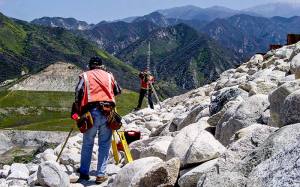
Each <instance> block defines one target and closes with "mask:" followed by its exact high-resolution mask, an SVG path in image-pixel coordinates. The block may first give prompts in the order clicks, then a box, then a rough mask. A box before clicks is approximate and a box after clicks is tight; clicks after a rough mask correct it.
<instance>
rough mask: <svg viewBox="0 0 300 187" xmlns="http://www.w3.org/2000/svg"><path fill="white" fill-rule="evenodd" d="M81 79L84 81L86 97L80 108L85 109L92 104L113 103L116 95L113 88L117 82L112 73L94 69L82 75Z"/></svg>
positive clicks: (84, 96)
mask: <svg viewBox="0 0 300 187" xmlns="http://www.w3.org/2000/svg"><path fill="white" fill-rule="evenodd" d="M79 77H80V78H83V79H84V95H83V98H82V100H81V104H80V107H81V108H82V107H84V106H85V105H87V104H88V103H91V102H101V101H102V102H104V101H106V102H113V103H115V95H114V91H113V88H114V86H115V80H114V77H113V75H112V74H111V73H108V72H106V71H103V70H101V69H94V70H90V71H87V72H84V73H82V74H81V75H80V76H79Z"/></svg>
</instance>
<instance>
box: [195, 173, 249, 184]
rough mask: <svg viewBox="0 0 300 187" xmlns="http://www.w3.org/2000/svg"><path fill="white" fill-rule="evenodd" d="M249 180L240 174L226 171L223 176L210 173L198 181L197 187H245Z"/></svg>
mask: <svg viewBox="0 0 300 187" xmlns="http://www.w3.org/2000/svg"><path fill="white" fill-rule="evenodd" d="M246 184H247V178H245V177H244V176H243V175H241V174H240V173H238V172H231V171H226V172H224V173H222V175H218V174H213V173H208V174H206V175H202V176H201V177H200V179H199V181H198V184H197V187H224V186H230V187H231V186H232V187H245V186H246Z"/></svg>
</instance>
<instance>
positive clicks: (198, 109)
mask: <svg viewBox="0 0 300 187" xmlns="http://www.w3.org/2000/svg"><path fill="white" fill-rule="evenodd" d="M208 105H209V104H208V103H202V104H200V105H198V106H196V107H195V108H194V109H193V110H192V111H191V112H190V113H188V115H187V116H186V117H185V118H184V119H183V120H182V121H181V122H180V123H179V124H178V125H177V130H181V129H183V128H184V127H186V126H188V125H190V124H192V123H195V122H197V121H196V120H197V116H198V114H199V113H200V112H201V111H202V110H204V109H205V108H207V107H208Z"/></svg>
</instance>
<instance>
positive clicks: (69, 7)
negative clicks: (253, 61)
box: [0, 0, 300, 23]
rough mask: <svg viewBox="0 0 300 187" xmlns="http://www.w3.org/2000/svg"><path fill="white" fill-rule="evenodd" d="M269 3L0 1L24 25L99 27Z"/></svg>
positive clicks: (261, 0)
mask: <svg viewBox="0 0 300 187" xmlns="http://www.w3.org/2000/svg"><path fill="white" fill-rule="evenodd" d="M282 1H284V0H282ZM286 1H292V2H298V1H300V0H286ZM270 2H274V0H0V12H2V13H3V14H5V15H6V16H9V17H13V18H17V19H21V20H26V21H31V20H33V19H35V18H40V17H43V16H49V17H73V18H76V19H78V20H82V21H86V22H88V23H98V22H100V21H102V20H107V21H112V20H117V19H122V18H126V17H131V16H141V15H145V14H148V13H150V12H153V11H155V10H158V9H165V8H172V7H176V6H184V5H195V6H199V7H202V8H206V7H210V6H214V5H218V6H225V7H228V8H232V9H239V10H240V9H245V8H249V7H252V6H256V5H259V4H265V3H270Z"/></svg>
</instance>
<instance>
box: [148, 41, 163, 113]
mask: <svg viewBox="0 0 300 187" xmlns="http://www.w3.org/2000/svg"><path fill="white" fill-rule="evenodd" d="M150 58H151V46H150V42H149V43H148V58H147V69H148V71H149V72H150V62H151V61H150V60H151V59H150ZM150 87H151V89H152V90H153V93H154V96H155V98H156V100H157V102H158V104H159V106H160V108H162V106H161V103H160V100H159V98H158V95H157V93H156V90H155V89H154V86H153V84H152V83H151V82H150ZM148 94H149V88H148Z"/></svg>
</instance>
